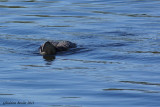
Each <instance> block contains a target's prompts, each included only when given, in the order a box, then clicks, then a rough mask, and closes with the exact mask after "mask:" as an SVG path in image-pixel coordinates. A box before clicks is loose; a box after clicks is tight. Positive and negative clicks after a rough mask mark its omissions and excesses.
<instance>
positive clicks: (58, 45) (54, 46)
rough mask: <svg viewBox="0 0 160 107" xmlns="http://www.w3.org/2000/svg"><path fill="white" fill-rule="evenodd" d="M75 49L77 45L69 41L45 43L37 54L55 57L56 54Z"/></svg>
mask: <svg viewBox="0 0 160 107" xmlns="http://www.w3.org/2000/svg"><path fill="white" fill-rule="evenodd" d="M76 47H77V45H76V44H75V43H72V42H70V41H64V40H62V41H47V42H45V43H44V44H42V45H41V46H40V48H39V52H40V54H41V55H55V54H56V53H57V52H60V51H66V50H68V49H70V48H76Z"/></svg>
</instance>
